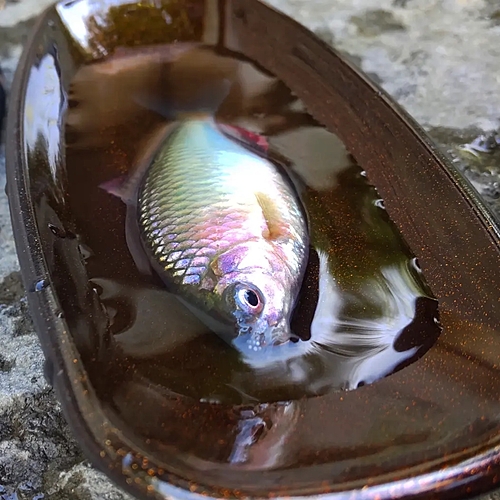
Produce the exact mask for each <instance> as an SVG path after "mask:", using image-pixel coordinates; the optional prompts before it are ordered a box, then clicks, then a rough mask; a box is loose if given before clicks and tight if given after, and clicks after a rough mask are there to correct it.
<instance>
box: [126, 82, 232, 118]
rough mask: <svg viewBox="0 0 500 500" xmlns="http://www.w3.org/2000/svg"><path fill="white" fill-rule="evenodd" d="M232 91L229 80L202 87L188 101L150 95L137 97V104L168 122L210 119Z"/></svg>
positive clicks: (173, 97)
mask: <svg viewBox="0 0 500 500" xmlns="http://www.w3.org/2000/svg"><path fill="white" fill-rule="evenodd" d="M230 89H231V81H230V80H229V79H227V78H224V79H221V80H219V81H216V82H210V83H208V84H204V85H200V87H199V88H197V89H196V91H193V93H192V95H190V96H188V98H186V99H181V98H176V97H175V96H158V95H149V94H139V95H136V96H135V98H134V100H135V102H136V103H137V104H138V105H139V106H141V107H143V108H145V109H148V110H150V111H153V112H154V113H156V114H158V115H160V116H161V117H162V118H164V119H165V120H168V121H176V120H189V119H198V120H199V119H210V118H212V117H213V116H214V115H215V113H216V112H217V110H218V109H219V107H220V105H221V104H222V102H223V101H224V100H225V99H226V97H227V96H228V94H229V91H230Z"/></svg>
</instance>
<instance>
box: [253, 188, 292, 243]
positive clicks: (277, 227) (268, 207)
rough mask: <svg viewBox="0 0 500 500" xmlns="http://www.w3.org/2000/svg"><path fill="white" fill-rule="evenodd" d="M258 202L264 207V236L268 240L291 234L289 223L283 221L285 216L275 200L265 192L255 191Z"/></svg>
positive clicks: (287, 236)
mask: <svg viewBox="0 0 500 500" xmlns="http://www.w3.org/2000/svg"><path fill="white" fill-rule="evenodd" d="M255 197H256V198H257V203H258V204H259V206H260V208H261V209H262V215H263V216H264V220H265V221H266V227H265V228H264V230H263V231H262V236H264V238H265V239H266V240H279V239H282V238H289V237H290V236H291V234H290V230H289V227H288V225H287V224H286V223H285V222H284V221H283V216H282V214H281V212H280V210H279V208H278V206H277V205H276V203H275V202H274V200H273V199H272V198H271V197H270V196H269V195H267V194H265V193H255Z"/></svg>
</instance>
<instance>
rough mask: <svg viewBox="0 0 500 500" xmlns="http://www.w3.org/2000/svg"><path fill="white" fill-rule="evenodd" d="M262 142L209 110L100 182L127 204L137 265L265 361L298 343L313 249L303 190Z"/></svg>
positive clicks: (184, 120)
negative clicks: (136, 164) (297, 308)
mask: <svg viewBox="0 0 500 500" xmlns="http://www.w3.org/2000/svg"><path fill="white" fill-rule="evenodd" d="M266 144H267V143H266V142H265V140H263V138H262V137H261V136H259V135H258V134H254V133H252V132H249V131H244V130H243V129H241V128H239V127H232V126H230V125H224V124H219V123H217V122H216V120H215V118H214V117H213V116H212V115H210V114H208V113H205V114H203V113H193V114H185V115H182V117H181V118H180V119H179V120H178V121H177V122H175V123H174V124H173V125H171V126H170V128H169V129H168V132H166V133H164V137H163V138H162V140H161V141H159V144H158V141H157V149H156V151H155V152H154V154H152V155H151V156H150V161H148V162H146V166H145V167H143V168H142V169H138V170H137V171H135V172H133V173H132V174H131V175H130V176H129V177H128V178H126V179H122V180H121V181H120V182H119V183H118V184H116V183H113V181H111V182H108V183H106V184H105V185H103V186H101V187H103V188H104V189H106V190H107V191H108V192H109V193H111V194H114V195H115V196H119V197H120V198H121V199H122V200H123V201H124V202H125V203H126V204H127V223H126V226H127V243H128V246H129V249H130V251H131V254H132V256H133V257H134V260H135V262H136V265H137V267H138V268H139V269H140V270H141V271H142V272H146V273H147V272H148V268H149V269H150V271H151V270H152V271H153V272H154V273H155V274H156V275H158V276H159V277H160V278H161V279H162V281H163V283H164V284H165V286H166V288H167V290H169V291H171V292H173V293H175V294H176V295H177V297H178V298H179V299H180V300H181V301H182V302H183V303H184V304H185V305H186V306H187V307H188V308H189V309H191V310H192V311H193V312H194V313H195V314H196V315H197V316H198V317H199V318H201V319H202V320H203V321H204V323H205V324H207V325H208V326H209V327H210V328H211V329H212V330H213V331H214V332H215V333H217V334H218V335H220V336H221V337H222V338H223V339H224V340H226V341H227V342H228V343H229V344H230V345H232V346H233V347H234V348H236V350H237V351H239V353H240V354H242V355H243V358H244V359H247V360H251V359H252V357H255V356H258V357H259V358H260V361H262V357H263V356H264V357H265V356H271V357H273V356H279V353H277V352H276V349H277V348H278V347H279V346H281V345H284V344H286V343H289V342H290V341H294V340H296V339H297V336H296V335H294V334H293V332H292V331H291V328H290V316H291V313H292V311H293V308H294V305H295V303H296V301H297V297H298V294H299V290H300V287H301V283H302V279H303V276H304V272H305V268H306V264H307V257H308V251H309V234H308V225H307V214H306V213H305V210H304V207H303V205H302V203H301V201H300V196H299V194H298V192H297V189H296V188H295V186H294V184H293V181H292V180H291V179H290V178H288V176H287V174H286V173H285V172H283V171H282V170H281V168H280V167H279V166H278V165H276V164H275V163H274V162H273V161H272V160H270V159H269V158H268V157H267V151H266ZM153 149H154V148H153ZM167 314H168V313H167Z"/></svg>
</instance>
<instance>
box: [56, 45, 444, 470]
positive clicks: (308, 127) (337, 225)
mask: <svg viewBox="0 0 500 500" xmlns="http://www.w3.org/2000/svg"><path fill="white" fill-rule="evenodd" d="M170 50H172V49H170ZM141 51H142V52H141ZM223 79H225V80H226V81H227V80H229V81H230V82H231V86H230V92H229V95H228V96H227V97H226V99H225V100H224V102H223V103H222V105H221V106H220V107H219V108H218V111H217V113H216V120H217V121H218V122H220V123H224V124H229V125H233V126H237V127H241V128H243V129H246V130H250V131H252V132H254V133H258V134H260V135H262V136H263V137H265V138H266V139H267V141H268V143H269V151H268V155H269V157H270V158H272V159H273V160H276V161H279V162H280V164H282V165H284V166H285V170H286V172H287V175H289V176H290V178H291V179H293V181H294V183H295V185H296V186H297V190H298V192H299V193H300V197H301V200H302V203H303V204H304V206H305V208H306V210H307V213H308V217H309V227H310V237H311V252H310V257H309V263H308V268H307V271H306V276H305V278H304V282H303V285H302V288H301V292H300V298H299V302H298V304H297V306H296V309H295V311H294V315H293V319H292V329H293V331H294V332H295V333H296V334H297V335H298V336H299V337H300V340H299V341H297V342H293V343H291V342H290V343H288V344H286V345H285V346H283V348H282V347H281V346H279V347H277V349H282V350H281V351H280V352H281V354H279V355H278V356H277V357H276V359H274V360H273V361H272V362H268V363H262V364H260V365H249V364H247V363H245V362H244V361H243V360H242V359H240V356H239V355H238V353H237V352H236V351H235V350H234V349H233V348H231V347H230V346H229V345H228V344H226V343H225V342H224V341H223V340H221V339H220V338H219V337H218V336H217V335H215V334H214V333H213V332H212V331H210V329H209V328H208V327H206V326H205V325H204V324H203V323H201V322H200V321H199V320H198V319H197V318H195V317H194V316H193V315H192V314H191V313H190V312H189V311H188V310H187V309H186V308H185V306H183V305H182V304H181V303H180V302H179V301H178V300H177V298H176V297H175V296H174V295H172V294H170V293H169V292H167V291H166V289H165V287H164V285H163V284H162V283H161V281H160V280H159V279H158V278H157V277H155V276H153V277H152V276H146V275H143V274H141V273H140V272H139V271H138V270H137V268H136V266H135V264H134V261H133V259H132V257H131V255H130V252H129V249H128V247H127V244H126V241H125V214H126V207H125V205H124V204H123V203H122V201H121V200H119V199H118V198H117V197H115V196H113V195H111V194H110V193H108V192H106V190H105V189H103V188H102V187H101V186H102V184H103V183H105V182H107V181H110V180H111V179H114V178H117V177H119V176H122V175H124V174H127V173H129V172H130V171H131V170H133V169H134V168H135V167H136V166H137V165H138V164H139V163H140V162H141V161H145V160H144V159H145V158H147V157H148V154H150V153H151V148H152V147H153V146H152V145H154V144H157V141H158V137H162V134H163V133H164V129H165V125H166V123H167V122H168V119H166V118H165V116H161V115H160V114H159V113H157V112H156V111H154V110H151V109H147V108H146V107H144V105H143V104H144V96H147V97H148V99H149V97H150V96H153V97H154V98H153V99H149V102H155V103H158V102H162V103H164V104H165V103H166V104H165V106H166V107H167V108H169V109H170V110H171V111H172V110H174V109H175V110H183V109H189V110H191V111H193V107H194V108H196V105H197V103H198V102H199V98H200V95H206V94H207V92H202V91H200V89H202V90H203V89H205V90H206V89H207V88H208V87H209V86H211V87H210V88H213V85H214V83H215V84H217V83H218V82H220V81H221V80H223ZM138 96H140V98H138ZM193 103H194V104H193ZM163 114H164V115H165V113H163ZM66 142H67V157H66V158H67V176H68V186H69V188H68V190H69V193H68V195H69V196H68V199H69V200H70V203H71V211H72V212H73V214H74V216H75V227H76V228H77V232H78V234H77V235H76V236H77V237H78V239H79V241H80V249H81V252H82V256H83V258H84V259H85V261H86V267H87V272H88V274H89V276H90V279H91V283H92V287H93V288H94V290H95V291H96V293H97V295H98V297H99V301H100V303H101V304H102V306H103V308H104V311H105V313H106V314H105V318H106V319H105V321H106V322H107V323H108V326H107V328H106V333H105V334H104V335H103V336H102V338H101V339H99V341H98V342H96V343H94V344H93V347H92V348H90V349H89V351H88V352H86V353H84V358H85V359H86V362H87V363H88V366H89V371H90V376H91V377H92V378H93V379H94V381H95V385H96V387H97V389H98V391H99V393H100V395H101V397H102V398H103V399H104V400H106V401H108V402H109V403H110V405H111V407H112V408H114V409H115V410H116V413H117V414H120V415H121V418H123V419H124V420H127V422H128V425H132V426H134V427H135V430H136V431H137V429H141V430H140V432H141V433H143V434H144V433H147V432H153V431H151V429H152V428H154V425H153V424H151V421H150V420H149V419H150V418H151V413H153V412H154V410H153V408H154V407H155V405H157V404H160V403H159V401H166V400H168V401H174V400H176V401H179V400H182V405H181V406H182V408H183V410H182V411H185V410H186V408H189V405H190V404H191V403H190V402H192V403H193V404H195V405H198V404H199V403H200V402H201V403H204V402H205V403H212V404H211V405H208V406H207V408H212V407H213V406H214V405H213V404H216V405H215V406H217V404H229V405H239V406H238V408H239V409H238V411H237V415H236V414H235V415H236V416H234V418H233V417H227V418H228V419H229V420H228V421H226V422H219V424H218V429H219V432H220V435H217V432H216V431H214V429H211V430H210V432H212V434H213V435H211V436H210V438H209V440H210V441H211V443H212V444H211V448H210V450H211V451H210V452H209V455H210V458H214V457H215V458H218V459H220V460H223V461H226V460H227V461H229V462H234V463H239V462H242V461H243V462H244V461H245V460H246V459H245V458H244V457H245V456H246V455H245V454H246V453H247V451H245V450H247V449H248V445H249V444H251V443H254V442H255V441H256V440H258V439H259V436H260V434H261V432H263V431H262V429H264V430H265V428H266V425H267V424H266V422H267V420H266V418H270V419H271V421H274V420H275V419H278V420H282V421H287V419H288V420H290V419H291V420H293V419H294V418H296V412H295V411H292V409H293V408H295V405H296V403H294V401H298V400H302V402H301V403H300V404H304V398H308V397H312V396H318V395H322V394H325V393H328V392H330V391H338V390H346V389H355V388H357V387H359V386H362V385H364V384H368V383H372V382H374V381H376V380H377V379H380V378H382V377H384V376H387V375H390V374H391V373H393V372H394V371H397V370H399V369H402V368H404V366H406V365H407V364H409V363H411V362H413V361H415V360H417V359H418V358H419V357H420V356H422V355H423V354H424V353H425V352H426V351H427V350H428V349H429V347H430V346H431V345H432V344H433V343H434V341H435V340H436V338H437V336H438V335H439V331H440V330H439V324H438V319H437V318H438V310H437V302H436V301H435V300H434V299H433V298H432V295H431V293H430V291H429V290H428V288H427V287H426V285H425V282H424V278H423V276H422V275H421V273H420V270H419V268H418V264H417V263H416V260H415V259H414V258H413V256H412V255H411V253H410V252H409V250H408V248H407V246H406V245H405V243H404V241H403V240H402V238H401V236H400V235H399V234H398V231H397V230H396V228H395V226H394V225H393V224H392V223H391V221H390V220H389V218H388V216H387V213H386V212H385V210H384V205H383V201H382V200H381V199H380V198H379V196H378V195H377V192H376V191H375V189H374V188H373V187H372V186H370V184H369V182H368V180H367V179H366V177H365V175H364V172H363V171H362V170H361V169H360V168H359V167H358V166H357V165H356V164H355V163H354V161H353V159H352V158H351V157H350V155H349V154H348V153H347V152H346V151H345V149H344V147H343V145H342V144H341V143H340V141H339V140H338V139H337V138H336V137H335V136H333V135H332V134H330V133H329V132H327V131H326V130H324V129H323V128H322V127H321V126H320V125H319V124H317V123H316V122H315V121H314V120H313V119H312V118H311V117H310V116H309V115H308V114H307V113H306V112H305V110H304V109H303V107H302V106H301V103H300V102H298V101H297V100H296V99H295V98H294V96H293V95H292V94H291V93H290V92H289V91H288V89H287V88H286V87H285V86H284V85H283V84H282V83H281V82H279V81H277V80H276V79H275V78H273V77H272V76H270V75H268V74H264V73H262V72H261V71H259V70H258V69H257V68H256V67H255V66H254V65H252V64H251V63H250V62H244V61H239V60H238V59H237V58H235V57H234V56H233V55H227V54H225V55H221V54H218V53H217V52H215V51H213V50H211V49H207V48H204V49H193V48H192V47H191V48H186V49H182V50H181V49H180V50H179V52H178V53H175V54H172V53H169V52H168V51H166V49H163V50H162V49H161V48H160V49H158V50H155V49H148V51H144V49H137V51H135V52H134V50H133V49H130V50H128V51H123V52H122V53H118V54H117V55H115V56H113V58H112V59H110V60H109V61H105V62H101V63H97V64H93V65H89V66H84V67H83V68H81V70H80V71H79V72H78V73H77V75H76V77H75V79H74V82H73V85H72V89H71V93H70V96H69V111H68V115H67V134H66ZM186 168H189V165H187V166H186ZM134 398H135V400H134ZM137 398H139V399H140V400H141V405H143V406H142V408H143V411H144V414H148V413H149V414H150V415H149V416H146V417H144V418H143V420H142V421H141V422H140V423H139V422H133V419H132V418H131V417H130V415H129V417H127V412H128V411H129V410H127V408H129V406H130V405H134V401H135V402H136V404H137V401H138V399H137ZM164 398H166V399H165V400H164ZM179 398H180V399H179ZM269 403H275V404H273V405H271V406H269ZM148 405H149V406H148ZM162 405H163V406H162V408H163V409H165V404H163V403H162ZM242 405H243V406H242ZM255 405H257V406H255ZM167 406H168V405H167ZM147 408H149V410H148V409H147ZM196 408H197V410H196V411H194V410H193V415H192V418H193V419H195V418H199V419H201V420H207V421H208V420H210V418H211V417H210V416H209V415H208V413H210V411H211V410H208V409H207V408H205V410H203V411H202V410H200V409H199V408H200V407H199V406H196ZM242 408H243V410H242ZM256 408H257V409H256ZM129 409H130V408H129ZM164 411H167V410H164ZM172 411H174V410H172ZM176 411H181V410H176ZM235 411H236V410H235ZM242 411H243V412H247V413H241V412H242ZM206 412H208V413H206ZM261 413H263V414H265V415H267V417H264V416H262V414H261ZM179 415H180V413H179ZM270 415H271V416H270ZM158 418H159V417H158ZM169 418H170V417H169ZM173 420H175V418H174V417H172V422H173ZM291 420H290V421H291ZM172 426H173V427H172V429H175V428H176V425H175V424H174V423H172ZM162 427H165V426H164V425H163V426H162ZM172 429H171V430H170V431H169V440H170V442H172V439H174V438H175V437H176V436H175V431H174V430H172ZM259 429H260V430H259ZM228 433H229V434H230V435H231V436H233V441H232V443H233V444H232V445H231V446H229V448H228V445H227V442H226V441H227V434H228ZM235 436H236V437H235ZM217 439H219V441H220V443H222V444H220V446H219V448H221V449H218V448H217V446H216V447H215V448H214V446H213V442H215V441H217ZM219 441H217V442H219ZM174 444H175V443H174ZM191 445H192V446H197V445H196V444H195V443H191V444H189V442H187V441H186V439H184V441H183V444H182V447H183V448H184V449H185V450H187V449H188V448H189V446H191ZM207 449H209V447H208V446H207ZM207 453H208V452H207Z"/></svg>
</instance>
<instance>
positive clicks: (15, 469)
mask: <svg viewBox="0 0 500 500" xmlns="http://www.w3.org/2000/svg"><path fill="white" fill-rule="evenodd" d="M50 3H51V1H50V0H49V1H48V0H0V65H1V66H2V68H3V69H4V72H5V74H6V79H7V81H8V82H10V81H11V80H12V76H13V72H14V70H15V66H16V63H17V60H18V57H19V55H20V52H21V47H22V44H23V42H24V40H25V37H26V34H27V32H28V31H29V29H30V28H31V26H32V24H33V21H34V19H35V17H36V15H37V14H38V13H39V12H40V11H41V10H42V9H43V8H44V7H45V6H46V5H48V4H50ZM271 3H272V4H273V5H274V6H276V7H277V8H279V9H282V10H283V11H285V12H286V13H288V14H289V15H291V16H292V17H294V18H296V19H297V20H299V21H300V22H301V23H303V24H305V25H306V26H308V27H309V28H310V29H312V30H313V31H315V32H316V33H317V34H319V35H320V36H321V37H322V38H324V39H325V40H326V41H327V42H329V43H332V44H334V45H335V46H336V47H337V48H339V49H340V50H343V51H345V52H346V53H348V54H350V55H351V56H352V58H353V60H354V61H355V62H356V63H357V64H358V65H360V66H361V68H362V69H363V70H365V71H366V72H367V73H369V74H370V75H371V76H372V78H373V79H374V80H375V81H377V82H378V83H380V84H381V85H382V86H383V87H384V88H385V89H386V90H387V91H388V92H389V93H390V94H391V95H392V96H394V98H395V99H397V100H398V101H399V102H400V103H401V104H402V105H403V106H404V107H405V108H406V109H407V110H408V111H409V112H410V114H412V115H413V116H414V117H415V118H416V119H417V121H418V122H420V124H422V125H423V126H424V127H425V128H426V129H427V130H428V131H429V133H430V134H431V136H432V137H434V139H435V140H436V141H437V142H438V143H439V144H440V145H441V146H442V147H443V149H445V150H446V151H448V152H449V153H450V154H452V155H453V156H455V161H456V162H457V164H458V165H459V167H460V168H461V169H462V171H464V172H465V173H466V175H467V176H468V177H469V179H470V180H471V181H472V182H473V183H474V185H475V186H476V187H477V189H478V190H479V191H480V192H481V194H482V195H483V196H484V198H485V199H486V200H487V202H488V203H490V205H491V207H492V208H493V210H494V211H495V212H496V213H497V214H498V215H499V216H500V201H499V200H500V139H499V136H498V135H496V134H495V130H498V129H499V128H500V2H499V0H377V1H375V0H272V1H271ZM2 6H3V7H4V8H3V10H1V7H2ZM480 134H486V135H487V137H486V139H487V141H486V145H484V144H483V143H481V144H480V143H479V142H477V143H476V144H479V145H482V146H483V149H485V150H486V152H485V153H483V154H480V155H479V157H477V158H476V157H475V156H474V155H471V154H466V153H463V152H462V151H461V149H460V145H462V144H464V143H467V142H470V141H472V140H473V139H474V138H475V137H477V136H478V135H480ZM4 184H5V162H4V156H3V148H2V147H1V146H0V189H1V191H0V345H1V346H2V347H1V349H0V499H1V500H7V499H9V500H14V499H20V500H28V499H30V500H32V499H40V498H51V499H61V500H71V499H75V500H76V499H78V500H83V499H85V500H94V499H109V500H111V499H113V500H115V499H116V500H119V499H126V498H130V497H129V496H128V495H125V494H123V493H122V492H121V491H119V490H118V489H117V488H115V487H114V486H112V485H111V484H110V483H109V481H108V480H107V479H106V478H105V477H104V476H102V475H101V474H100V473H98V472H96V471H95V470H94V469H92V467H91V466H90V465H89V464H88V463H86V462H85V460H84V459H83V457H82V455H81V453H80V451H79V448H78V446H77V445H76V443H75V442H74V440H73V439H72V437H71V435H70V433H69V431H68V429H67V427H66V425H65V422H64V420H63V418H62V415H61V412H60V409H59V405H58V404H57V402H56V401H55V399H54V397H53V394H52V392H51V390H50V388H49V387H48V386H47V384H46V383H45V380H44V378H43V375H42V362H43V359H42V354H41V350H40V348H39V346H38V342H37V338H36V336H35V333H34V331H33V326H32V324H31V321H30V319H29V313H28V311H27V307H26V299H25V296H24V290H23V287H22V284H21V282H20V276H19V266H18V262H17V258H16V255H15V249H14V244H13V240H12V230H11V226H10V219H9V213H8V205H7V200H6V197H5V195H4V191H3V186H4ZM490 498H492V499H493V498H495V499H497V500H500V494H499V493H496V494H493V495H492V496H490Z"/></svg>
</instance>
